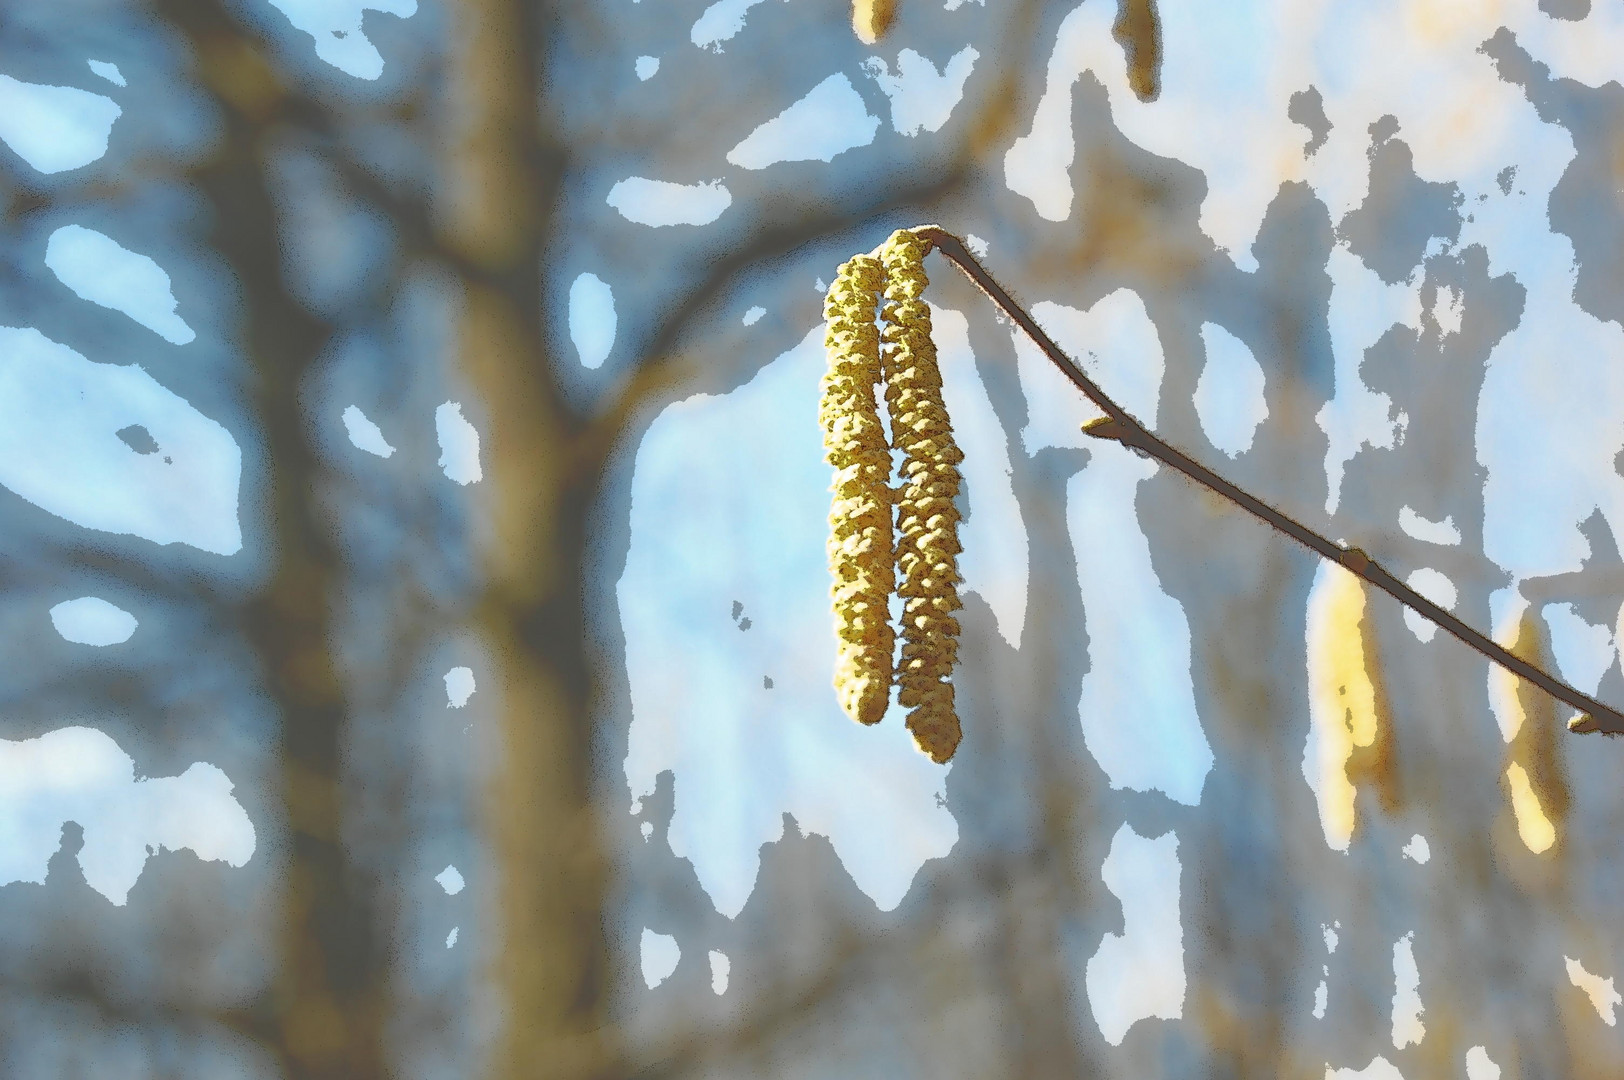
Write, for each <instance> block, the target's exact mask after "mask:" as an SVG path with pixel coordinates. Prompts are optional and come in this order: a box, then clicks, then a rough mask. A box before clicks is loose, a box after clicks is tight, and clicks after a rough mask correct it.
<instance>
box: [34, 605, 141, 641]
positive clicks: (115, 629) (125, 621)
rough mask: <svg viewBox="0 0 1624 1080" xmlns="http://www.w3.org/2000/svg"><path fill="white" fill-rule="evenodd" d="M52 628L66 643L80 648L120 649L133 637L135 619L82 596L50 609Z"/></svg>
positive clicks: (117, 608) (123, 611)
mask: <svg viewBox="0 0 1624 1080" xmlns="http://www.w3.org/2000/svg"><path fill="white" fill-rule="evenodd" d="M51 625H52V626H54V627H56V632H57V633H58V634H61V635H62V638H63V640H65V641H72V642H75V643H76V644H79V645H99V646H106V645H119V644H122V643H123V642H126V641H128V640H130V636H131V635H132V634H134V633H135V627H136V618H135V616H134V615H131V614H130V613H129V612H128V611H125V610H124V609H123V608H121V607H119V606H118V605H117V604H111V603H108V602H107V601H106V600H103V599H102V598H101V597H99V596H81V597H79V599H77V600H64V601H62V602H61V603H60V604H57V605H56V606H55V607H53V608H51Z"/></svg>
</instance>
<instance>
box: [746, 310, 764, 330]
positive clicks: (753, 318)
mask: <svg viewBox="0 0 1624 1080" xmlns="http://www.w3.org/2000/svg"><path fill="white" fill-rule="evenodd" d="M765 314H767V309H766V308H764V307H753V308H751V309H750V310H749V311H746V312H745V313H744V325H746V326H754V325H756V323H758V322H760V321H761V317H762V316H763V315H765Z"/></svg>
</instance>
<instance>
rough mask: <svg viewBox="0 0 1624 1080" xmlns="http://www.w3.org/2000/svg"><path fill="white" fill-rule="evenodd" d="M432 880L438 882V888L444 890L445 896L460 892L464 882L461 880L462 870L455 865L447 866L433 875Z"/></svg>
mask: <svg viewBox="0 0 1624 1080" xmlns="http://www.w3.org/2000/svg"><path fill="white" fill-rule="evenodd" d="M434 880H435V882H437V883H438V884H439V886H440V888H442V889H444V890H445V892H446V895H447V896H456V895H457V894H458V893H460V892H462V890H463V886H464V884H465V882H464V881H463V880H462V871H460V870H458V869H457V868H456V867H455V866H447V867H446V868H445V869H444V870H441V871H440V872H439V873H438V874H436V875H434Z"/></svg>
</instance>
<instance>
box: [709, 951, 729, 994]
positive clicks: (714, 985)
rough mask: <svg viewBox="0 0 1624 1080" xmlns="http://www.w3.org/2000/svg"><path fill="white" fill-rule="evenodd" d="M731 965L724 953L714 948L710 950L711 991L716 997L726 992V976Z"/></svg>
mask: <svg viewBox="0 0 1624 1080" xmlns="http://www.w3.org/2000/svg"><path fill="white" fill-rule="evenodd" d="M731 967H732V965H731V964H730V963H729V961H728V958H727V954H726V953H722V952H717V951H716V950H715V949H712V950H711V951H710V970H711V993H713V994H715V995H717V996H718V997H720V996H721V995H723V994H725V993H727V976H728V970H729V969H730V968H731Z"/></svg>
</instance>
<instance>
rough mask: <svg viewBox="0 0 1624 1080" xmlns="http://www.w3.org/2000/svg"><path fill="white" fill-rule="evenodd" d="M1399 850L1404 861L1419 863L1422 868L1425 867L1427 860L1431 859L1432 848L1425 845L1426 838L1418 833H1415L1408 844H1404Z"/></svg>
mask: <svg viewBox="0 0 1624 1080" xmlns="http://www.w3.org/2000/svg"><path fill="white" fill-rule="evenodd" d="M1400 850H1401V853H1402V854H1403V855H1404V857H1405V858H1406V859H1409V860H1411V861H1413V862H1416V863H1419V864H1421V865H1422V866H1425V865H1426V864H1427V860H1428V859H1431V858H1432V847H1431V845H1429V844H1428V843H1427V838H1426V837H1424V836H1422V835H1421V834H1420V833H1416V834H1415V835H1414V836H1412V837H1410V842H1409V843H1408V844H1405V845H1404V847H1403V848H1402V849H1400Z"/></svg>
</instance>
